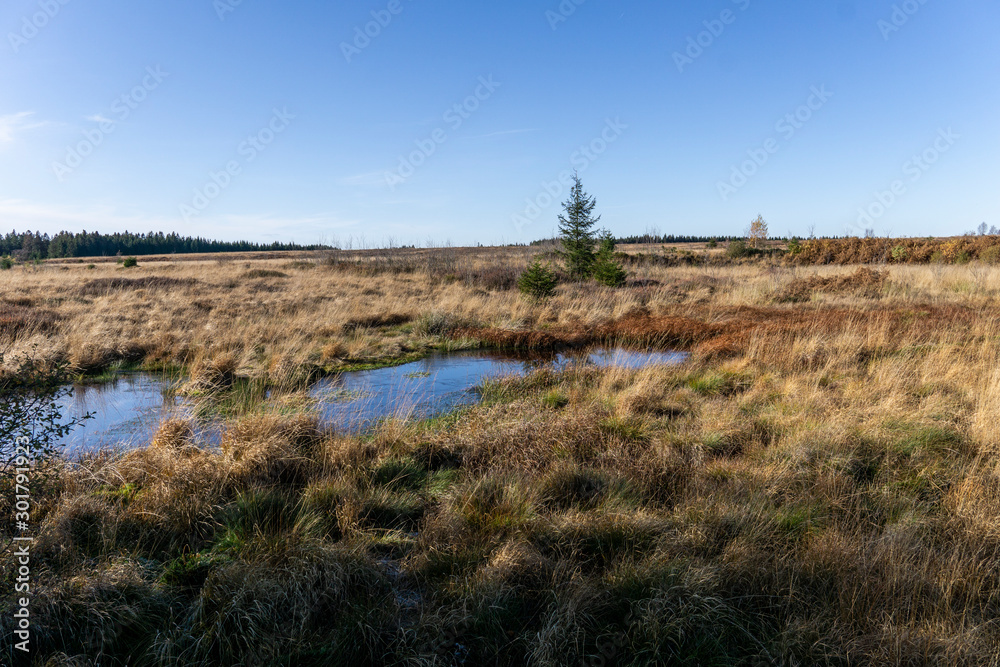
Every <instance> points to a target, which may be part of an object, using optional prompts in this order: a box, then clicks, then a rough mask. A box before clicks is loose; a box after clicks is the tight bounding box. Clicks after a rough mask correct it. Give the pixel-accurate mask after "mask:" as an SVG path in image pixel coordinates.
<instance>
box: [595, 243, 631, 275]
mask: <svg viewBox="0 0 1000 667" xmlns="http://www.w3.org/2000/svg"><path fill="white" fill-rule="evenodd" d="M599 240H600V245H599V247H598V250H597V256H596V257H595V259H594V271H593V275H594V280H596V281H597V282H599V283H601V284H602V285H606V286H607V287H621V286H622V285H624V284H625V281H626V280H627V279H628V274H627V273H626V272H625V269H624V268H622V266H621V264H619V263H618V262H616V261H615V237H614V235H613V234H612V233H611V232H609V231H607V230H605V231H604V232H603V233H602V234H601V236H600V239H599Z"/></svg>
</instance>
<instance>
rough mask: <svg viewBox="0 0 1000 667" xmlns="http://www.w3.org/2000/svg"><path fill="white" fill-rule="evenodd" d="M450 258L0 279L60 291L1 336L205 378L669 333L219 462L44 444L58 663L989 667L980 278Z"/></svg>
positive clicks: (21, 292)
mask: <svg viewBox="0 0 1000 667" xmlns="http://www.w3.org/2000/svg"><path fill="white" fill-rule="evenodd" d="M445 252H446V251H433V252H432V251H406V252H405V253H402V254H400V256H399V257H392V258H389V259H386V258H385V257H380V256H377V255H373V256H370V257H369V256H365V257H360V256H359V258H355V259H356V260H358V261H353V262H345V261H340V262H339V263H338V264H334V265H330V266H328V265H326V264H317V266H314V267H313V268H300V267H299V268H296V267H292V266H287V264H288V262H289V260H288V259H287V258H283V259H281V260H276V261H263V260H255V261H253V262H251V266H250V267H247V266H245V264H244V263H238V264H227V263H222V264H220V263H213V262H189V263H177V264H171V263H167V262H163V263H157V265H156V266H155V267H154V266H152V265H149V266H148V267H146V266H142V265H141V266H140V268H139V269H137V270H136V271H140V272H142V271H145V272H147V273H148V275H150V276H161V277H171V278H177V279H179V280H182V281H188V282H183V283H182V285H181V286H180V287H175V288H171V289H170V290H164V289H160V288H156V287H151V286H147V287H142V288H137V289H133V290H127V291H122V292H119V293H115V294H113V295H108V296H86V297H83V296H74V295H80V294H81V291H80V287H81V285H83V284H84V283H85V281H86V280H89V279H91V278H93V277H98V278H113V277H116V276H120V275H122V274H123V273H124V272H117V269H113V268H111V267H103V268H101V269H95V270H93V271H87V270H85V269H77V268H70V269H69V270H67V271H60V270H59V268H58V267H46V268H44V269H43V270H40V271H38V272H37V273H32V272H27V273H21V272H17V271H15V272H13V273H11V272H8V273H7V274H5V275H4V276H3V279H4V280H5V281H7V282H5V283H4V286H3V288H2V290H3V291H2V292H0V300H3V301H12V300H13V299H14V298H23V299H30V300H31V302H32V305H31V306H28V305H24V304H21V305H19V306H18V307H19V308H45V309H48V310H51V311H53V312H54V313H56V314H57V315H58V318H57V319H55V320H54V323H55V324H54V327H55V328H54V329H52V330H48V331H41V330H37V331H32V330H30V328H28V329H24V328H22V329H19V330H18V331H16V332H13V333H11V332H5V335H6V336H7V338H5V339H4V340H5V344H6V345H7V346H8V348H16V349H26V348H27V347H28V346H30V345H33V344H38V345H39V349H42V350H44V351H45V352H46V354H50V355H52V356H53V358H55V357H65V358H67V359H72V360H74V361H77V362H78V363H79V362H80V361H81V360H84V359H89V360H91V362H90V363H93V360H94V359H101V358H109V357H110V358H123V357H115V355H117V354H118V353H119V351H121V350H126V351H128V350H133V352H134V354H135V357H134V358H140V355H139V353H138V352H137V351H136V349H137V348H140V347H141V349H142V355H143V356H142V357H141V358H144V359H146V360H148V361H153V360H157V361H164V362H170V363H177V364H182V363H183V364H185V365H187V366H188V367H189V369H194V374H195V379H196V380H197V379H200V380H202V381H204V384H203V385H202V386H203V387H209V388H210V389H211V390H212V391H221V392H223V393H224V392H225V387H226V386H227V382H226V381H225V379H226V378H229V377H231V376H259V377H266V378H271V379H273V380H277V381H283V380H284V379H287V378H290V377H294V376H296V375H308V373H309V372H311V371H312V370H314V369H315V368H316V367H322V366H324V365H325V366H327V367H329V368H331V369H333V368H337V367H343V366H345V365H347V364H350V363H357V362H365V361H376V360H385V359H387V358H391V357H393V356H396V357H398V356H400V355H405V354H407V353H408V352H418V351H420V350H423V349H427V348H429V347H430V346H448V345H458V344H462V345H466V344H479V343H480V342H483V341H485V342H489V343H496V344H508V345H520V346H524V345H536V346H539V347H542V346H553V345H562V344H578V345H583V344H587V343H591V342H595V341H607V340H634V341H645V342H653V343H657V344H660V345H668V346H674V345H679V346H683V347H686V348H687V349H690V350H691V351H692V352H693V353H694V356H693V357H692V359H691V361H690V362H688V363H687V364H684V365H680V366H676V367H656V368H646V369H642V370H637V371H630V370H623V369H603V370H600V369H575V370H570V371H566V372H561V373H557V372H554V371H550V370H543V371H539V372H537V373H535V374H533V375H530V376H528V377H526V378H523V379H508V380H502V381H497V382H491V383H488V384H487V385H486V386H485V387H484V388H483V396H484V402H483V404H481V405H479V406H477V407H475V408H472V409H470V410H468V411H465V412H463V413H461V414H459V415H457V416H453V417H449V418H444V419H437V420H431V421H429V422H406V421H393V422H389V423H386V424H384V425H382V426H381V427H380V428H379V429H378V430H377V431H376V432H374V433H373V434H370V435H368V436H365V437H348V436H345V435H342V434H336V433H331V432H329V431H327V430H325V429H324V428H323V426H322V425H321V424H318V423H316V422H315V420H314V419H312V418H311V417H309V416H308V415H302V414H286V415H274V414H263V415H262V414H254V413H251V414H247V415H243V416H241V417H237V418H235V419H234V420H233V421H232V422H230V423H229V424H228V425H227V429H226V434H225V436H224V440H223V448H222V451H221V452H216V453H213V452H209V451H204V450H201V449H199V448H197V447H194V446H192V445H193V444H197V443H195V442H194V441H193V439H194V436H193V432H192V431H191V429H190V427H189V426H188V425H185V424H183V423H176V422H170V423H167V424H165V425H164V426H163V428H162V429H161V431H160V432H159V434H158V435H157V436H156V438H155V439H154V441H153V443H152V444H151V446H150V447H149V448H148V449H145V450H140V451H135V452H130V453H127V454H124V455H121V456H118V457H112V456H103V457H96V458H94V459H91V460H88V461H85V462H83V463H81V464H80V465H79V466H77V467H74V468H69V469H67V470H66V472H65V474H64V480H63V491H62V494H61V495H60V496H59V497H57V498H54V499H52V500H51V501H50V502H49V503H48V504H47V505H44V506H43V509H42V510H41V512H42V513H41V515H40V516H39V517H38V521H39V522H40V536H39V543H38V547H37V552H36V554H37V555H36V557H37V558H38V564H39V568H40V569H39V570H38V571H39V573H40V574H39V577H40V581H39V591H40V592H39V594H38V598H37V599H38V618H37V623H38V624H39V627H43V628H46V631H45V632H44V633H42V635H41V637H40V640H39V641H40V644H41V645H42V646H43V647H45V650H46V651H47V652H48V654H49V655H56V654H62V655H63V656H64V657H63V658H60V659H62V660H64V662H63V663H58V662H57V663H54V664H94V662H97V661H99V662H100V664H151V665H152V664H155V665H167V664H200V665H214V664H238V663H240V662H241V661H242V662H243V663H244V664H251V663H252V664H316V665H319V664H355V665H361V664H390V665H414V664H463V662H464V664H503V665H522V664H534V665H576V664H595V662H597V661H603V663H604V664H623V665H642V664H744V665H758V664H761V665H763V664H786V665H793V664H802V665H805V664H831V665H855V664H859V665H883V664H908V665H923V664H933V665H998V664H1000V651H998V646H1000V625H998V622H997V619H998V618H1000V530H998V529H997V526H998V525H1000V500H998V499H1000V445H998V437H997V430H996V416H997V414H998V410H1000V373H998V371H997V370H996V360H997V359H998V358H1000V317H998V316H1000V310H998V309H997V308H996V307H995V305H994V304H995V299H996V296H997V294H998V292H1000V270H998V269H995V268H993V267H991V266H983V265H978V264H969V265H963V266H914V265H903V266H888V267H879V270H880V271H883V272H884V276H883V277H879V278H878V279H877V280H874V281H873V280H871V276H870V275H869V276H865V275H862V276H861V279H856V278H852V276H855V275H857V274H856V273H855V272H856V268H857V267H832V266H831V267H826V266H824V267H819V268H809V269H804V268H796V267H787V266H771V265H749V264H747V265H736V266H707V267H668V266H656V265H652V264H648V265H645V267H644V268H642V269H641V272H640V273H637V274H636V275H633V276H632V279H634V280H639V281H644V282H642V283H641V284H636V285H634V286H631V287H627V288H624V289H622V290H617V291H616V290H605V289H603V288H595V287H594V286H591V285H587V286H580V285H572V284H570V285H566V284H564V285H562V286H560V288H559V292H558V294H557V296H556V297H555V298H553V299H552V300H550V301H548V302H546V303H544V304H534V303H531V302H528V301H526V300H523V299H521V298H520V297H519V296H518V295H517V294H516V293H515V292H513V291H510V290H506V289H490V288H489V287H488V286H485V285H484V284H477V283H476V280H484V278H482V276H484V275H487V274H488V273H489V272H488V271H487V269H489V268H490V266H489V262H490V261H491V259H490V258H491V255H490V253H494V255H492V257H493V260H492V261H494V262H501V261H502V262H504V263H505V265H506V266H515V267H517V266H523V265H524V263H525V262H526V261H527V259H528V257H529V256H530V253H531V251H530V250H525V249H517V250H511V251H506V252H507V254H499V255H497V254H496V253H498V251H494V250H490V251H482V252H480V251H472V250H467V251H454V255H455V260H454V262H453V263H452V264H449V265H448V266H447V267H446V268H447V270H449V271H450V272H451V273H448V274H442V273H441V272H440V271H439V270H438V264H437V262H438V260H437V259H434V257H435V254H434V253H445ZM429 257H430V259H429ZM361 260H363V262H362V261H361ZM140 264H141V263H140ZM410 264H413V265H414V267H413V268H412V270H410V268H408V267H409V265H410ZM401 267H402V269H401ZM261 270H270V271H282V272H283V273H286V274H288V276H289V277H287V278H283V277H277V276H274V275H272V274H266V275H269V276H270V277H254V278H245V277H244V276H245V274H246V273H247V272H248V271H255V273H254V275H255V276H261V275H265V274H264V273H263V272H262V271H261ZM95 272H96V274H97V275H96V276H95V275H94V274H95ZM142 275H144V274H142V273H134V272H129V273H128V274H127V276H128V277H141V276H142ZM463 275H464V276H467V278H462V277H461V276H463ZM449 276H451V277H449ZM190 279H193V280H194V281H196V282H189V280H190ZM859 283H860V287H861V289H859V288H858V287H859ZM151 285H152V283H151ZM265 285H266V287H265ZM788 294H794V295H795V298H794V299H792V300H789V299H788V298H787V295H788ZM196 304H200V305H196ZM303 304H304V305H303ZM227 318H228V319H227ZM91 328H93V329H94V330H95V331H96V332H97V333H96V334H95V335H93V336H90V337H88V336H87V332H88V331H90V329H91ZM463 336H464V337H465V339H464V340H463ZM456 340H458V341H459V342H456ZM83 366H84V364H81V367H83ZM5 585H6V584H5ZM4 623H9V619H8V620H4V621H0V625H2V624H4ZM3 629H4V631H8V628H7V626H6V625H4V626H3ZM87 659H89V660H91V661H94V662H91V663H73V662H72V661H73V660H76V661H83V660H87Z"/></svg>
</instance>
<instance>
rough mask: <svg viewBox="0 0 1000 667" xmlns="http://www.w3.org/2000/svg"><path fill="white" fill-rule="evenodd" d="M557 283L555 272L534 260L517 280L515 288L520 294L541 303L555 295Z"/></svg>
mask: <svg viewBox="0 0 1000 667" xmlns="http://www.w3.org/2000/svg"><path fill="white" fill-rule="evenodd" d="M558 282H559V280H558V279H557V278H556V274H555V272H553V271H552V269H551V268H550V267H549V266H548V265H543V264H542V263H541V261H540V260H537V259H536V260H535V261H534V262H532V263H531V265H530V266H529V267H528V268H527V270H525V272H524V273H522V274H521V277H520V278H518V279H517V287H518V289H519V290H521V294H524V295H525V296H528V297H531V298H532V299H534V300H536V301H542V300H544V299H548V298H550V297H551V296H552V295H553V294H555V293H556V285H557V284H558Z"/></svg>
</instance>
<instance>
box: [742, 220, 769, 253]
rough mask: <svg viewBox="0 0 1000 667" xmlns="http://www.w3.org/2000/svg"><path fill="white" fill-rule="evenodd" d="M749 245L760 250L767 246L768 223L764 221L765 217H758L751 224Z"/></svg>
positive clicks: (748, 236)
mask: <svg viewBox="0 0 1000 667" xmlns="http://www.w3.org/2000/svg"><path fill="white" fill-rule="evenodd" d="M747 244H748V245H749V246H750V247H751V248H755V249H758V250H759V249H760V248H763V247H764V246H765V245H767V221H766V220H764V216H762V215H758V216H757V219H756V220H754V221H753V222H751V223H750V229H749V230H748V231H747Z"/></svg>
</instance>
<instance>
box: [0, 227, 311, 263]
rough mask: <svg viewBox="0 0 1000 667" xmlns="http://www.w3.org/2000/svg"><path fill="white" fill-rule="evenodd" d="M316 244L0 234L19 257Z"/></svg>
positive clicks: (152, 235) (0, 248) (2, 252)
mask: <svg viewBox="0 0 1000 667" xmlns="http://www.w3.org/2000/svg"><path fill="white" fill-rule="evenodd" d="M318 247H319V246H300V245H296V244H294V243H278V242H274V243H270V244H262V243H251V242H249V241H211V240H209V239H203V238H201V237H191V236H180V235H178V234H175V233H170V234H164V233H163V232H149V233H148V234H133V233H131V232H128V231H126V232H122V233H115V234H101V233H99V232H87V231H83V232H80V233H79V234H75V233H73V232H59V233H58V234H56V235H55V236H51V237H50V236H49V235H48V234H40V233H39V232H17V231H12V232H10V233H9V234H6V235H5V236H3V237H0V256H8V255H9V256H12V257H15V258H17V259H19V260H22V261H27V260H33V259H58V258H61V257H112V256H115V255H169V254H171V253H177V254H188V253H196V252H253V251H261V250H314V249H316V248H318Z"/></svg>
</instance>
